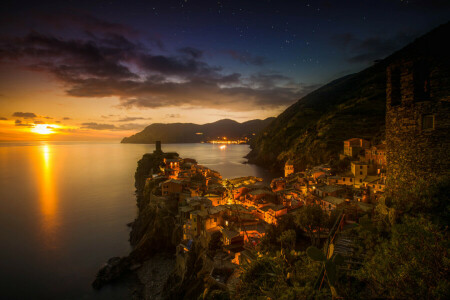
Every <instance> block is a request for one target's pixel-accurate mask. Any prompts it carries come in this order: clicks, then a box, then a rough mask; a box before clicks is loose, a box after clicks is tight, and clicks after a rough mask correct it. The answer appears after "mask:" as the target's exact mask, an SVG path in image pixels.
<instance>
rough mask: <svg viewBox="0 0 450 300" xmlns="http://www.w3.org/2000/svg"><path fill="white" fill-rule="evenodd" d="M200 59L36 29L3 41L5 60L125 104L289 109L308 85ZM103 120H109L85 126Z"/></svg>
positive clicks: (189, 52)
mask: <svg viewBox="0 0 450 300" xmlns="http://www.w3.org/2000/svg"><path fill="white" fill-rule="evenodd" d="M233 53H234V56H235V58H238V57H240V58H239V59H240V60H242V61H243V62H245V63H247V64H256V65H258V64H263V63H265V59H263V58H259V57H255V56H252V55H247V56H242V55H239V54H238V53H237V52H233ZM201 58H202V51H201V50H198V49H195V48H190V47H186V48H181V49H179V50H178V54H177V55H162V54H153V53H152V52H151V50H150V49H146V48H145V47H143V46H142V45H139V44H138V43H135V42H132V41H131V40H130V39H128V38H126V37H125V36H123V35H118V34H104V35H102V36H101V37H97V36H94V35H90V37H89V38H87V39H61V38H57V37H53V36H50V35H44V34H41V33H38V32H31V33H30V34H28V35H26V36H25V37H21V38H9V39H8V38H3V39H0V61H2V60H17V61H20V62H21V63H25V64H26V66H27V67H28V68H30V69H32V70H35V71H40V72H47V73H50V74H53V75H54V76H55V77H56V78H57V79H59V80H60V81H62V82H63V83H65V84H66V86H67V89H66V93H67V94H68V95H70V96H74V97H111V96H116V97H119V98H120V106H122V107H131V106H136V107H141V108H157V107H168V106H185V107H186V106H187V107H204V108H218V109H226V110H235V111H236V110H237V111H246V110H254V109H263V108H277V107H280V106H286V105H288V104H291V103H292V102H294V101H295V100H297V99H298V98H299V97H301V96H303V95H304V94H305V91H306V90H307V89H305V87H302V86H301V85H299V84H297V85H295V84H294V83H293V82H292V80H291V79H290V78H288V77H285V76H283V75H281V74H276V73H273V72H269V73H266V74H265V73H258V74H254V75H252V76H250V77H243V76H242V75H241V74H240V73H232V74H224V72H223V70H222V68H221V67H220V66H212V65H210V64H208V63H206V62H205V61H202V60H201ZM34 116H35V115H34ZM126 121H132V120H126ZM126 121H123V122H126ZM121 122H122V121H121ZM99 125H100V127H102V125H108V124H95V125H94V124H90V125H85V126H99Z"/></svg>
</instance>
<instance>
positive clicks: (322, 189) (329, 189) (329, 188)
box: [314, 184, 344, 198]
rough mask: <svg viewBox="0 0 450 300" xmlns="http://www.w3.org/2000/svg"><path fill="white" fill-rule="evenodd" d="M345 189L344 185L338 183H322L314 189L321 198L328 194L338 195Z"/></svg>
mask: <svg viewBox="0 0 450 300" xmlns="http://www.w3.org/2000/svg"><path fill="white" fill-rule="evenodd" d="M343 190H344V188H343V187H341V186H337V185H326V184H325V185H320V186H317V187H316V188H315V190H314V194H315V195H317V196H319V197H320V198H324V197H327V196H334V197H336V196H338V195H339V194H340V193H342V191H343Z"/></svg>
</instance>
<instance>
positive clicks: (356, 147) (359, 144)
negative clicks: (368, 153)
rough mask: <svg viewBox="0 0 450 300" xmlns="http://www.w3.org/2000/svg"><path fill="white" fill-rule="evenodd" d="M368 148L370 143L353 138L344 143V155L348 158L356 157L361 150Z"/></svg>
mask: <svg viewBox="0 0 450 300" xmlns="http://www.w3.org/2000/svg"><path fill="white" fill-rule="evenodd" d="M369 147H370V142H369V141H366V140H364V139H358V138H353V139H349V140H346V141H344V155H345V156H349V157H355V156H357V155H358V154H359V153H360V152H361V151H362V150H365V149H367V148H369Z"/></svg>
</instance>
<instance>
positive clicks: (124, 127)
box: [81, 122, 145, 130]
mask: <svg viewBox="0 0 450 300" xmlns="http://www.w3.org/2000/svg"><path fill="white" fill-rule="evenodd" d="M143 127H145V125H142V124H135V123H127V124H122V125H120V126H116V125H114V124H102V123H94V122H89V123H82V124H81V128H83V129H93V130H133V129H141V128H143Z"/></svg>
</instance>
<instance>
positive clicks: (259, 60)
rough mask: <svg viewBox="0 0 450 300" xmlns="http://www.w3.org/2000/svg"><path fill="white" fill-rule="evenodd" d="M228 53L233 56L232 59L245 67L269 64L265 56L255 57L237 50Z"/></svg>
mask: <svg viewBox="0 0 450 300" xmlns="http://www.w3.org/2000/svg"><path fill="white" fill-rule="evenodd" d="M227 53H228V55H230V56H231V58H233V59H234V60H237V61H239V62H240V63H243V64H244V65H254V66H262V65H265V64H267V63H268V62H269V61H268V59H267V58H266V57H264V56H255V55H252V54H250V53H243V52H239V51H235V50H228V51H227Z"/></svg>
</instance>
